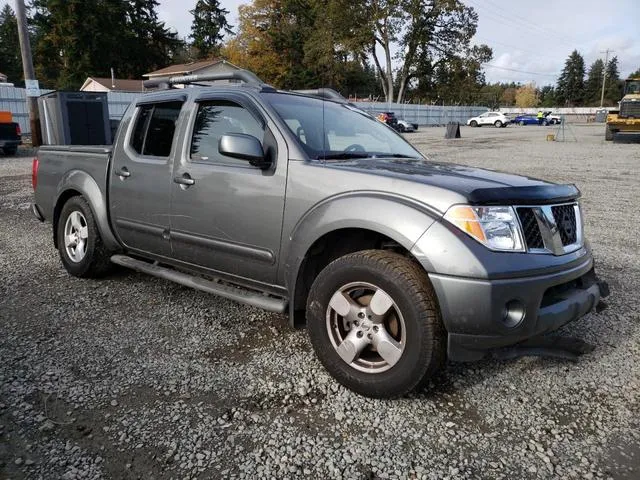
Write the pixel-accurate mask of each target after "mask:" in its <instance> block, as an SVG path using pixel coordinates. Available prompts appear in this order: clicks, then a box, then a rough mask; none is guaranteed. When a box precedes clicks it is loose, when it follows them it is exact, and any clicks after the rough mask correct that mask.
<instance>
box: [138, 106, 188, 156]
mask: <svg viewBox="0 0 640 480" xmlns="http://www.w3.org/2000/svg"><path fill="white" fill-rule="evenodd" d="M181 109H182V102H163V103H158V104H155V105H142V106H141V107H140V110H139V112H138V117H137V118H136V124H135V127H134V129H133V135H132V136H131V148H133V149H134V150H135V151H136V152H137V153H138V154H140V155H150V156H153V157H168V156H169V154H170V153H171V146H172V144H173V137H174V135H175V131H176V122H177V120H178V116H179V115H180V110H181Z"/></svg>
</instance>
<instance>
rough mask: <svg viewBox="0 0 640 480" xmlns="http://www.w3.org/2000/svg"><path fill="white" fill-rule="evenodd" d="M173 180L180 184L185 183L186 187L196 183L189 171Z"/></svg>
mask: <svg viewBox="0 0 640 480" xmlns="http://www.w3.org/2000/svg"><path fill="white" fill-rule="evenodd" d="M173 181H174V182H175V183H177V184H179V185H184V186H185V187H189V186H191V185H193V184H194V183H196V181H195V180H194V179H193V178H191V175H189V174H188V173H183V174H182V176H180V177H173Z"/></svg>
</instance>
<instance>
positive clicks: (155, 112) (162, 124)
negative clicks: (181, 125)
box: [109, 98, 183, 257]
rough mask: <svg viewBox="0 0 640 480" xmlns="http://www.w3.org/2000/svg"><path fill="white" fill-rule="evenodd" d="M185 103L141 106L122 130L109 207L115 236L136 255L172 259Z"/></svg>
mask: <svg viewBox="0 0 640 480" xmlns="http://www.w3.org/2000/svg"><path fill="white" fill-rule="evenodd" d="M182 104H183V100H182V99H180V100H176V99H175V98H174V99H171V100H167V101H164V102H159V103H158V102H157V103H151V104H141V105H138V106H137V107H136V112H135V113H134V115H133V117H132V118H131V119H130V120H129V121H131V122H133V128H127V127H128V125H123V126H122V128H125V129H126V130H124V131H127V132H128V134H127V135H121V136H120V137H122V138H118V145H116V147H115V148H114V152H118V153H117V155H114V158H113V160H112V161H113V167H112V169H111V178H110V182H111V188H110V190H109V192H110V195H109V202H110V208H111V215H112V219H113V222H114V228H115V231H116V234H117V235H118V236H119V238H120V240H121V242H122V243H123V244H124V245H125V246H126V247H127V248H128V249H131V250H137V251H139V252H145V253H151V254H154V255H159V256H163V257H169V256H170V255H171V244H170V241H169V228H170V222H169V211H170V204H171V186H172V185H173V183H172V182H171V173H172V162H171V159H172V158H173V154H172V152H173V151H174V150H175V149H176V145H175V144H176V143H177V142H176V141H175V139H174V137H175V133H176V125H177V121H178V116H179V115H180V111H181V109H182Z"/></svg>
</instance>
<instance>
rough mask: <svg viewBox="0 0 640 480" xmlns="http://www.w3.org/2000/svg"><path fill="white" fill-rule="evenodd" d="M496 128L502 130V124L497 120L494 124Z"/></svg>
mask: <svg viewBox="0 0 640 480" xmlns="http://www.w3.org/2000/svg"><path fill="white" fill-rule="evenodd" d="M493 125H494V126H495V127H496V128H502V122H501V121H500V120H496V123H494V124H493Z"/></svg>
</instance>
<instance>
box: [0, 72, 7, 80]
mask: <svg viewBox="0 0 640 480" xmlns="http://www.w3.org/2000/svg"><path fill="white" fill-rule="evenodd" d="M0 78H3V79H5V80H6V79H7V78H9V77H7V76H6V75H5V74H4V73H2V72H0Z"/></svg>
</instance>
